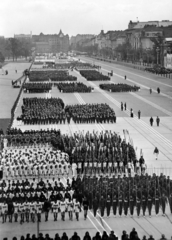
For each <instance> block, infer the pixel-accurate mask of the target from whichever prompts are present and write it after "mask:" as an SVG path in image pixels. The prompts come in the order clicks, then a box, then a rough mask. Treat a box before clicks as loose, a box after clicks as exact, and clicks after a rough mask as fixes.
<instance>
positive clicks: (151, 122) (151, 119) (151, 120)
mask: <svg viewBox="0 0 172 240" xmlns="http://www.w3.org/2000/svg"><path fill="white" fill-rule="evenodd" d="M153 121H154V120H153V117H151V118H150V125H151V126H153Z"/></svg>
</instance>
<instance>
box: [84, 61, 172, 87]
mask: <svg viewBox="0 0 172 240" xmlns="http://www.w3.org/2000/svg"><path fill="white" fill-rule="evenodd" d="M88 61H89V62H92V61H91V60H88ZM97 61H99V62H101V61H100V60H97ZM101 64H102V65H104V66H107V67H113V68H115V69H116V70H119V71H123V72H127V73H131V74H133V75H135V76H137V77H141V78H144V79H147V80H149V81H152V82H155V83H158V84H161V85H164V86H167V87H171V88H172V86H171V85H169V84H166V83H162V82H158V81H156V80H154V79H152V78H148V77H144V76H142V75H139V74H136V73H133V72H130V71H127V70H124V69H122V68H117V67H114V66H109V65H107V64H105V63H102V62H101ZM112 64H113V63H112ZM114 64H115V63H114ZM109 71H110V70H109ZM109 71H108V72H109Z"/></svg>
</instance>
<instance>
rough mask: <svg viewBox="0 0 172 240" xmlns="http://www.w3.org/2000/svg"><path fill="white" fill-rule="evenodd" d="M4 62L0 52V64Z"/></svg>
mask: <svg viewBox="0 0 172 240" xmlns="http://www.w3.org/2000/svg"><path fill="white" fill-rule="evenodd" d="M4 61H5V57H4V55H3V54H2V53H1V52H0V62H1V63H3V62H4Z"/></svg>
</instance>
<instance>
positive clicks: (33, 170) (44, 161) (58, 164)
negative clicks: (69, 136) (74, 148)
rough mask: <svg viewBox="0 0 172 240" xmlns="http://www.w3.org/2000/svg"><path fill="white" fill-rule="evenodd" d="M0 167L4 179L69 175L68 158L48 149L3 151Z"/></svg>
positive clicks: (61, 153)
mask: <svg viewBox="0 0 172 240" xmlns="http://www.w3.org/2000/svg"><path fill="white" fill-rule="evenodd" d="M0 166H1V168H2V169H3V176H4V178H6V179H8V178H18V177H22V176H23V177H29V176H38V175H39V176H50V175H51V176H58V175H59V174H62V175H63V174H64V173H65V174H67V175H68V174H69V168H70V163H69V157H68V154H67V153H64V152H61V151H60V150H56V151H54V150H52V148H51V147H48V148H20V149H9V148H7V149H3V151H2V152H1V156H0Z"/></svg>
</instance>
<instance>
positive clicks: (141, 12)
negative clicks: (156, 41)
mask: <svg viewBox="0 0 172 240" xmlns="http://www.w3.org/2000/svg"><path fill="white" fill-rule="evenodd" d="M137 19H138V21H140V22H141V21H154V20H158V21H161V20H172V0H163V1H162V0H1V3H0V36H4V37H13V36H14V34H29V33H30V32H32V34H40V33H41V32H42V33H44V34H55V33H59V31H60V29H62V31H63V33H64V34H69V36H70V37H71V36H75V35H77V34H99V32H100V31H101V30H104V31H105V32H107V31H109V30H125V29H127V27H128V23H129V21H130V20H132V21H137Z"/></svg>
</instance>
